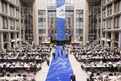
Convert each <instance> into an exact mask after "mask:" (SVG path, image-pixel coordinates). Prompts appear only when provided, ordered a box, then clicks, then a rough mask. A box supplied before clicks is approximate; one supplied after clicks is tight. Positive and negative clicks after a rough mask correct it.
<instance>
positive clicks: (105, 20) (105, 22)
mask: <svg viewBox="0 0 121 81" xmlns="http://www.w3.org/2000/svg"><path fill="white" fill-rule="evenodd" d="M106 29H107V20H105V30H106Z"/></svg>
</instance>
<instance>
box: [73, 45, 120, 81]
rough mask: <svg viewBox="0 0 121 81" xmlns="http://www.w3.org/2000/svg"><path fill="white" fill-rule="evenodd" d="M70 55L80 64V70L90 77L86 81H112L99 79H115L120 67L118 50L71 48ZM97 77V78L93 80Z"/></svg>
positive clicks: (90, 47)
mask: <svg viewBox="0 0 121 81" xmlns="http://www.w3.org/2000/svg"><path fill="white" fill-rule="evenodd" d="M71 53H73V54H74V56H75V58H76V59H77V61H79V62H80V64H81V68H82V70H85V71H86V72H87V73H88V75H89V76H90V78H89V79H87V81H98V80H101V81H103V80H106V81H108V80H109V79H110V80H112V81H113V80H114V79H112V78H111V77H108V78H107V77H105V78H104V77H103V78H100V77H102V76H103V75H107V76H113V77H114V76H115V78H116V75H118V72H119V68H120V67H121V51H120V50H119V49H118V48H114V49H112V48H108V47H104V46H101V45H94V46H92V45H85V46H73V47H72V50H71ZM104 72H105V74H103V73H104ZM97 76H98V78H95V77H97ZM116 81H118V80H116Z"/></svg>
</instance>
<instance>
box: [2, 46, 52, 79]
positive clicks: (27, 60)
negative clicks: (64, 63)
mask: <svg viewBox="0 0 121 81" xmlns="http://www.w3.org/2000/svg"><path fill="white" fill-rule="evenodd" d="M51 50H52V48H51V46H45V45H39V46H35V45H33V46H28V45H25V46H21V47H18V48H12V49H7V50H6V52H5V53H3V52H0V80H8V81H9V79H12V80H11V81H13V80H18V79H20V80H19V81H24V80H25V81H26V80H27V81H28V79H29V81H34V77H32V75H33V74H34V75H36V72H38V71H39V70H41V69H42V68H41V65H42V63H43V62H44V61H47V60H48V58H49V57H50V54H51ZM22 72H24V73H25V74H23V75H22ZM13 74H14V75H13Z"/></svg>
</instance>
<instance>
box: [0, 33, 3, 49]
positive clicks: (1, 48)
mask: <svg viewBox="0 0 121 81" xmlns="http://www.w3.org/2000/svg"><path fill="white" fill-rule="evenodd" d="M0 35H1V49H4V43H3V33H1V34H0Z"/></svg>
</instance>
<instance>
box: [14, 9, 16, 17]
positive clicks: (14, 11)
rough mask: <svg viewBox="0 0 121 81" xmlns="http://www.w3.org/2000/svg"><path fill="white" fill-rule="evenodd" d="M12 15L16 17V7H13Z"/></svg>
mask: <svg viewBox="0 0 121 81" xmlns="http://www.w3.org/2000/svg"><path fill="white" fill-rule="evenodd" d="M14 16H15V18H16V8H14Z"/></svg>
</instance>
